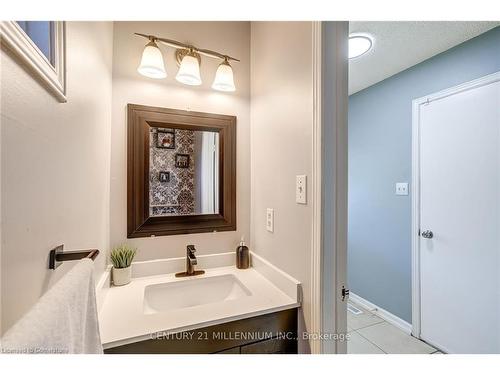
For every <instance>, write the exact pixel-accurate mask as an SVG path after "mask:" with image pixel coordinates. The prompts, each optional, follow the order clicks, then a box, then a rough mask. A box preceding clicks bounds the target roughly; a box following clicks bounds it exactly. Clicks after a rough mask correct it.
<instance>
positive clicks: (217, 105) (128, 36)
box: [111, 22, 250, 260]
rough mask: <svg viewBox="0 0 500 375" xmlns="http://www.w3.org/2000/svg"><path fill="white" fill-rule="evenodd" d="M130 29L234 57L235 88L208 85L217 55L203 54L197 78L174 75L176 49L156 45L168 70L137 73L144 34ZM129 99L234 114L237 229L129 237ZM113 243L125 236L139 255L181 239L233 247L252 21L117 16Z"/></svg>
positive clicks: (246, 196)
mask: <svg viewBox="0 0 500 375" xmlns="http://www.w3.org/2000/svg"><path fill="white" fill-rule="evenodd" d="M134 32H139V33H144V34H155V35H159V36H164V37H166V38H171V39H176V40H180V41H185V42H190V43H192V44H194V45H196V46H201V47H203V48H208V49H213V50H216V51H220V52H223V53H227V54H229V55H231V56H234V57H237V58H239V59H241V62H240V63H234V64H232V65H233V69H234V75H235V84H236V87H237V91H236V92H235V93H220V92H217V91H214V90H212V89H211V88H210V86H211V84H212V81H213V78H214V75H215V71H216V69H217V66H218V64H219V63H220V62H219V61H217V60H215V59H211V58H208V57H203V59H202V63H201V76H202V80H203V85H202V86H199V87H192V86H186V85H183V84H181V83H179V82H177V81H176V80H175V74H176V73H177V69H178V68H177V64H176V62H175V59H174V49H173V48H169V47H166V46H162V45H160V49H162V51H163V56H164V59H165V63H166V65H167V67H166V69H167V74H168V77H167V78H166V79H163V80H154V79H150V78H147V77H143V76H141V75H140V74H139V73H137V66H138V65H139V61H140V58H141V54H142V50H143V48H144V45H145V44H146V43H147V40H145V39H144V38H141V37H138V36H135V35H134ZM127 103H134V104H143V105H150V106H157V107H167V108H175V109H182V110H193V111H201V112H212V113H220V114H226V115H234V116H236V117H237V197H238V198H237V228H238V229H237V231H235V232H234V231H233V232H220V233H200V234H190V235H176V236H163V237H155V238H139V239H130V240H127V232H126V225H127V221H126V220H127V158H126V155H127V147H126V138H127V137H126V125H127V123H126V106H127ZM111 192H112V194H111V244H112V245H113V246H114V245H118V244H120V243H123V242H128V243H130V244H132V245H134V246H137V247H138V249H139V252H138V255H137V258H136V259H137V260H147V259H156V258H169V257H180V256H184V255H185V251H186V245H188V244H194V245H195V246H196V248H197V250H198V253H199V254H207V253H219V252H226V251H235V249H236V247H237V245H238V242H239V240H240V237H241V236H242V235H244V236H245V238H247V239H248V237H249V232H250V23H249V22H115V24H114V52H113V128H112V143H111Z"/></svg>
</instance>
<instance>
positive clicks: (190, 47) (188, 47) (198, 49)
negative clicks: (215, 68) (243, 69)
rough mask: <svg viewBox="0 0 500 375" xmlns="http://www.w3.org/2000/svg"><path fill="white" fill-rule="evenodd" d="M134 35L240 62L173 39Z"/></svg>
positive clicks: (205, 54) (209, 55)
mask: <svg viewBox="0 0 500 375" xmlns="http://www.w3.org/2000/svg"><path fill="white" fill-rule="evenodd" d="M134 34H135V35H138V36H142V37H143V38H146V39H149V40H152V41H157V42H161V43H163V44H166V45H167V46H170V47H174V48H184V49H188V50H192V51H195V52H198V53H199V54H200V55H204V56H208V57H212V58H215V59H223V60H233V61H240V60H239V59H237V58H235V57H231V56H229V55H224V54H222V53H219V52H216V51H212V50H209V49H203V48H198V47H195V46H193V45H190V44H186V43H182V42H178V41H176V40H173V39H166V38H161V37H157V36H155V35H146V34H141V33H134Z"/></svg>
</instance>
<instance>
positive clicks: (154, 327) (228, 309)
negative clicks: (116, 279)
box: [99, 254, 300, 349]
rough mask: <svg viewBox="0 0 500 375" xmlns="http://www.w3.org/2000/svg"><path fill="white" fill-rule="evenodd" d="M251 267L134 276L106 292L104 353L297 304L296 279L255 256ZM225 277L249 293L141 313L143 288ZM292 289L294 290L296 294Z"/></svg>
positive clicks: (101, 312)
mask: <svg viewBox="0 0 500 375" xmlns="http://www.w3.org/2000/svg"><path fill="white" fill-rule="evenodd" d="M226 258H227V257H226ZM252 263H253V264H254V267H255V268H249V269H246V270H239V269H237V268H236V267H235V266H224V267H215V268H206V269H205V274H204V275H200V276H191V277H184V278H176V277H175V274H174V273H169V274H165V275H154V276H147V277H138V278H134V279H132V281H131V283H130V284H128V285H125V286H120V287H109V288H107V290H106V294H105V297H104V298H103V300H102V305H101V307H100V309H99V326H100V333H101V341H102V343H103V347H104V349H107V348H111V347H115V346H119V345H124V344H129V343H133V342H137V341H142V340H147V339H150V338H152V335H154V334H156V333H159V332H162V333H175V332H180V331H185V330H191V329H197V328H202V327H207V326H211V325H215V324H220V323H226V322H230V321H234V320H238V319H244V318H249V317H253V316H257V315H263V314H267V313H271V312H276V311H281V310H286V309H290V308H295V307H299V306H300V302H299V301H300V292H299V289H298V288H300V283H299V282H298V281H296V280H294V279H293V278H291V277H289V276H288V275H286V274H285V273H283V272H282V271H280V270H278V269H277V268H276V267H274V266H273V265H271V264H269V263H268V262H267V261H265V260H263V259H262V258H260V257H257V256H256V255H255V254H252ZM198 269H202V268H201V267H200V268H198ZM258 270H261V271H263V272H262V273H261V272H258ZM179 271H180V270H179ZM228 274H232V275H234V276H235V277H236V278H237V279H239V280H240V281H241V283H242V284H243V285H244V286H245V287H246V288H247V289H248V290H249V291H250V292H251V295H249V296H245V297H243V298H239V299H236V300H228V301H222V302H214V303H209V304H205V305H198V306H191V307H186V308H182V309H177V310H170V311H164V312H158V313H155V314H145V313H144V311H143V305H144V290H145V288H146V286H148V285H153V284H161V283H170V282H179V281H182V280H189V279H193V278H196V279H199V278H206V277H212V276H219V275H228ZM263 274H264V275H266V277H264V276H263ZM270 280H273V281H274V282H271V281H270ZM277 285H279V286H280V287H281V289H280V288H279V287H278V286H277ZM293 288H295V290H296V291H297V294H295V295H294V292H293V290H294V289H293Z"/></svg>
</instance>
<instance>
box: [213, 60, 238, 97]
mask: <svg viewBox="0 0 500 375" xmlns="http://www.w3.org/2000/svg"><path fill="white" fill-rule="evenodd" d="M212 88H213V89H214V90H218V91H236V87H235V86H234V77H233V68H231V65H229V63H228V62H227V61H224V62H222V63H221V64H220V65H219V67H218V68H217V72H216V73H215V79H214V83H213V84H212Z"/></svg>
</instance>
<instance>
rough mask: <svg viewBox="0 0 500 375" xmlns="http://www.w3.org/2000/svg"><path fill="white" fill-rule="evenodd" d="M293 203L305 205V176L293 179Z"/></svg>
mask: <svg viewBox="0 0 500 375" xmlns="http://www.w3.org/2000/svg"><path fill="white" fill-rule="evenodd" d="M295 202H297V203H299V204H307V176H306V175H305V174H302V175H298V176H296V177H295Z"/></svg>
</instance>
